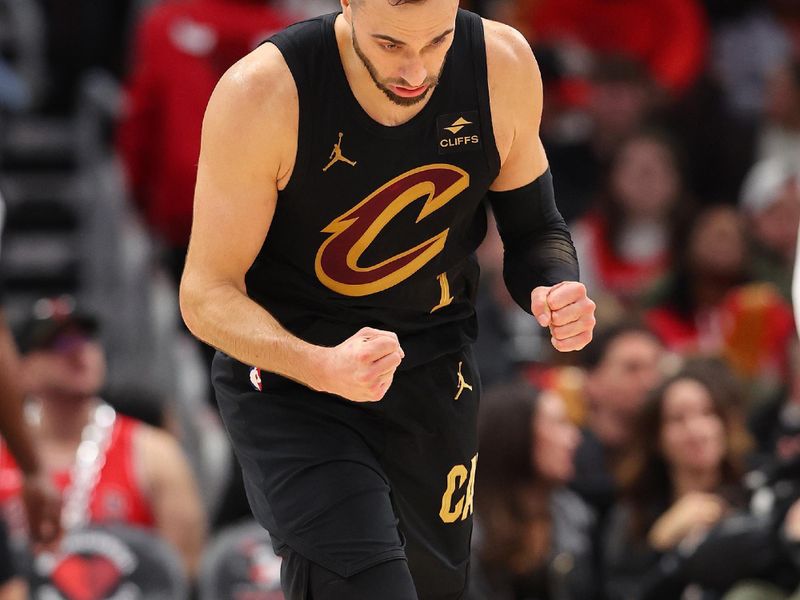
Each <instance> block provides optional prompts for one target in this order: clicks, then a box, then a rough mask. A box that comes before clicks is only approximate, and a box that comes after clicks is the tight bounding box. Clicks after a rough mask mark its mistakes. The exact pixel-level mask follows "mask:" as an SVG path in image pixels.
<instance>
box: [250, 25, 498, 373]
mask: <svg viewBox="0 0 800 600" xmlns="http://www.w3.org/2000/svg"><path fill="white" fill-rule="evenodd" d="M336 16H337V15H336V14H330V15H326V16H323V17H319V18H316V19H311V20H308V21H304V22H302V23H298V24H295V25H293V26H291V27H289V28H288V29H286V30H284V31H282V32H281V33H279V34H277V35H275V36H274V37H272V38H271V39H270V40H269V41H270V42H271V43H273V44H275V46H277V47H278V49H279V50H280V51H281V53H282V55H283V57H284V59H285V60H286V63H287V64H288V66H289V69H290V70H291V73H292V75H293V77H294V80H295V83H296V86H297V90H298V94H299V111H300V113H299V114H300V121H299V134H298V149H297V156H296V162H295V167H294V171H293V172H292V175H291V178H290V181H289V184H288V185H287V186H286V188H285V189H284V190H283V191H281V192H280V193H279V194H278V201H277V207H276V211H275V215H274V218H273V221H272V225H271V226H270V229H269V233H268V235H267V238H266V241H265V243H264V246H263V248H262V249H261V251H260V253H259V255H258V257H257V258H256V260H255V261H254V263H253V265H252V267H251V268H250V270H249V271H248V273H247V278H246V283H247V293H248V295H249V296H250V297H251V298H252V299H254V300H255V301H256V302H258V303H259V304H261V305H262V306H264V307H265V308H266V309H267V310H268V311H269V312H270V313H271V314H272V315H273V316H274V317H275V318H276V319H278V321H279V322H280V323H281V324H282V325H283V326H284V327H286V328H287V329H288V330H289V331H290V332H292V333H293V334H295V335H297V336H298V337H300V338H301V339H304V340H306V341H308V342H311V343H314V344H319V345H326V346H327V345H335V344H338V343H340V342H342V341H343V340H345V339H346V338H348V337H349V336H351V335H353V334H354V333H355V332H356V331H357V330H358V329H359V328H361V327H364V326H370V327H375V328H379V329H386V330H389V331H394V332H395V333H397V334H398V336H399V337H400V341H401V345H402V346H403V349H404V351H405V353H406V358H405V360H404V361H403V364H402V365H401V367H400V368H409V367H411V366H414V365H416V364H420V363H423V362H426V361H428V360H432V359H433V358H436V357H437V356H440V355H442V354H444V353H446V352H450V351H453V350H456V349H458V348H460V347H461V346H463V345H465V344H467V343H469V342H471V341H473V340H474V339H475V336H476V334H477V325H476V319H475V311H474V300H475V294H476V291H477V283H478V264H477V261H476V259H475V256H474V251H475V249H476V248H477V247H478V245H479V244H480V242H481V240H482V239H483V237H484V235H485V233H486V210H485V207H484V199H485V196H486V192H487V190H488V188H489V185H490V184H491V182H492V181H493V180H494V179H495V177H496V176H497V174H498V172H499V169H500V158H499V155H498V152H497V148H496V146H495V141H494V134H493V131H492V118H491V113H490V110H489V92H488V82H487V68H486V48H485V44H484V32H483V23H482V21H481V18H480V17H479V16H477V15H475V14H473V13H470V12H467V11H464V10H459V12H458V16H457V19H456V27H455V33H454V41H453V44H452V47H451V49H450V50H449V52H448V55H447V57H446V59H445V64H444V67H443V71H442V73H441V77H440V81H439V84H438V85H437V86H436V87H435V88H433V89H432V90H431V91H430V92H429V93H430V94H431V97H430V99H429V100H428V103H427V104H426V105H425V107H424V108H423V109H422V110H421V112H420V113H419V114H417V115H416V116H415V117H414V118H412V119H411V120H410V121H408V122H406V123H404V124H402V125H398V126H394V127H387V126H384V125H381V124H379V123H377V122H376V121H374V120H373V119H372V118H370V117H369V116H368V114H367V113H366V112H365V111H364V110H363V108H362V107H361V106H360V105H359V104H358V102H357V100H356V99H355V97H354V95H353V93H352V91H351V89H350V86H349V84H348V83H347V79H346V77H345V73H344V68H343V66H342V63H341V58H340V55H339V51H338V46H337V43H336V36H335V33H334V21H335V19H336Z"/></svg>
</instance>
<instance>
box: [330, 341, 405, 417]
mask: <svg viewBox="0 0 800 600" xmlns="http://www.w3.org/2000/svg"><path fill="white" fill-rule="evenodd" d="M404 356H405V353H404V352H403V349H402V348H401V347H400V341H399V340H398V339H397V335H396V334H394V333H392V332H390V331H381V330H380V329H372V328H371V327H364V328H363V329H361V330H360V331H358V332H357V333H356V334H355V335H353V336H352V337H349V338H347V339H346V340H345V341H343V342H342V343H341V344H339V345H338V346H334V347H333V348H325V349H324V353H323V354H322V356H321V363H320V370H321V372H320V376H321V382H320V386H319V387H320V388H321V391H324V392H328V393H330V394H336V395H338V396H341V397H342V398H346V399H348V400H352V401H354V402H377V401H378V400H381V399H382V398H383V396H384V395H385V394H386V391H387V390H388V389H389V386H391V385H392V380H393V378H394V372H395V370H396V369H397V367H398V365H399V364H400V361H402V360H403V357H404Z"/></svg>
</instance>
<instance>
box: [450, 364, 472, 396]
mask: <svg viewBox="0 0 800 600" xmlns="http://www.w3.org/2000/svg"><path fill="white" fill-rule="evenodd" d="M462 364H463V363H462V362H459V363H458V393H456V397H455V398H453V400H458V399H459V398H460V397H461V394H462V393H463V392H464V390H469V391H470V392H471V391H472V386H471V385H470V384H468V383H467V382H466V381H465V380H464V376H463V375H462V374H461V365H462Z"/></svg>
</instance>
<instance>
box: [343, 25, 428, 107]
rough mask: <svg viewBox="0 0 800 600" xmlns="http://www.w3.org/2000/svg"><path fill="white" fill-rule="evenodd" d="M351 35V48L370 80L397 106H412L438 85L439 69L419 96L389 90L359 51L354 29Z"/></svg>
mask: <svg viewBox="0 0 800 600" xmlns="http://www.w3.org/2000/svg"><path fill="white" fill-rule="evenodd" d="M351 37H352V39H353V50H355V52H356V55H357V56H358V58H359V59H360V60H361V62H362V64H363V65H364V67H365V68H366V69H367V72H368V73H369V76H370V77H371V78H372V82H373V83H374V84H375V87H377V88H378V89H379V90H380V91H382V92H383V93H384V94H385V95H386V97H387V98H388V99H389V100H390V101H391V102H393V103H394V104H397V105H399V106H414V105H415V104H419V103H420V102H422V101H423V100H425V98H427V97H428V94H429V93H430V91H431V89H432V88H434V87H435V86H436V85H438V83H439V77H441V71H440V72H439V77H437V78H436V79H435V80H434V81H426V82H425V83H427V84H428V89H427V90H425V91H424V92H423V93H422V94H420V95H419V96H412V97H408V98H407V97H405V96H398V95H397V94H395V93H394V92H393V91H392V90H390V89H389V88H388V87H387V86H386V85H384V84H383V83H381V80H380V77H379V76H378V70H377V69H376V68H375V65H373V64H372V63H371V62H370V60H369V59H368V58H367V56H366V55H365V54H364V53H363V52H362V51H361V47H360V46H359V45H358V42H357V41H356V32H355V30H352V34H351ZM442 70H444V65H442Z"/></svg>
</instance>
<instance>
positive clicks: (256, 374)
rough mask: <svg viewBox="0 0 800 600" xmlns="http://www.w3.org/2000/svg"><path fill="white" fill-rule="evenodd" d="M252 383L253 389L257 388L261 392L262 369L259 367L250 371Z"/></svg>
mask: <svg viewBox="0 0 800 600" xmlns="http://www.w3.org/2000/svg"><path fill="white" fill-rule="evenodd" d="M250 383H252V384H253V387H254V388H256V389H257V390H258V391H259V392H260V391H261V390H262V387H261V369H259V368H258V367H253V368H252V369H250Z"/></svg>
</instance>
